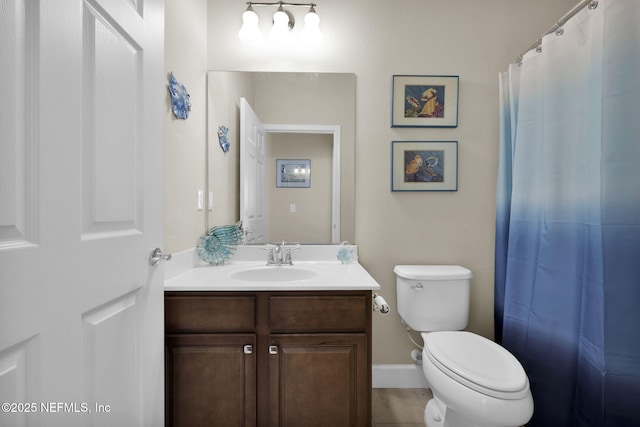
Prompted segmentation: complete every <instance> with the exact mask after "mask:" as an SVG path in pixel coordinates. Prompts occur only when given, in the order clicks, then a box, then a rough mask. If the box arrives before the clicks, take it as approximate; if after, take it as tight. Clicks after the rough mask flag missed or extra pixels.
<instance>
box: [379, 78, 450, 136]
mask: <svg viewBox="0 0 640 427" xmlns="http://www.w3.org/2000/svg"><path fill="white" fill-rule="evenodd" d="M459 80H460V79H459V77H458V76H411V75H394V76H393V88H392V89H393V90H392V101H391V127H457V126H458V88H459Z"/></svg>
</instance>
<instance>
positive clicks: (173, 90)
mask: <svg viewBox="0 0 640 427" xmlns="http://www.w3.org/2000/svg"><path fill="white" fill-rule="evenodd" d="M167 88H168V89H169V94H170V95H171V110H172V111H173V115H174V116H176V118H177V119H186V118H187V117H189V111H191V96H190V95H189V93H188V92H187V88H185V87H184V85H183V84H182V83H180V82H178V80H176V78H175V77H174V76H173V73H169V85H168V86H167Z"/></svg>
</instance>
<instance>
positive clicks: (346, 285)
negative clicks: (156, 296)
mask: <svg viewBox="0 0 640 427" xmlns="http://www.w3.org/2000/svg"><path fill="white" fill-rule="evenodd" d="M337 250H338V246H336V245H313V246H302V247H301V249H300V250H296V251H295V252H293V263H294V265H293V266H269V267H267V266H266V252H264V251H261V250H259V247H256V246H248V247H240V248H238V252H237V253H236V255H234V256H233V257H232V258H231V259H230V260H229V261H227V263H225V264H224V265H220V266H211V265H208V264H205V263H202V262H199V261H198V260H197V256H195V257H194V254H193V251H192V250H190V251H185V253H181V254H175V255H176V256H175V258H176V259H175V261H176V263H175V264H173V265H172V266H171V268H167V270H166V274H165V282H164V289H165V291H301V290H308V291H319V290H327V291H329V290H331V291H333V290H345V291H346V290H376V289H380V285H379V284H378V282H376V281H375V279H374V278H373V277H371V275H370V274H369V273H368V272H367V271H366V270H365V269H364V267H362V265H360V264H359V263H357V262H355V263H351V264H342V263H340V262H339V261H338V260H337V258H336V254H337ZM171 262H173V260H172V261H170V263H171ZM189 264H190V265H189ZM255 268H269V269H304V270H308V271H313V272H314V273H315V276H314V277H311V278H308V279H303V280H291V281H284V282H278V281H265V282H262V281H260V282H256V281H245V280H238V279H237V278H234V277H233V275H234V274H235V273H237V272H239V271H245V270H249V269H255ZM285 273H286V272H285Z"/></svg>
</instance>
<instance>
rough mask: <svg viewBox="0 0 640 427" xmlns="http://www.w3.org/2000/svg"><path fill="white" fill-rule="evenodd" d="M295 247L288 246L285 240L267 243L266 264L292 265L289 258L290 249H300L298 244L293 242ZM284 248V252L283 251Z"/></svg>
mask: <svg viewBox="0 0 640 427" xmlns="http://www.w3.org/2000/svg"><path fill="white" fill-rule="evenodd" d="M295 245H296V246H295V247H293V248H292V247H291V246H288V243H287V242H286V241H284V240H283V241H282V242H278V243H271V244H270V245H267V249H268V250H269V253H268V255H267V265H293V260H292V258H291V250H292V249H300V244H298V243H295ZM285 249H286V254H283V251H284V250H285Z"/></svg>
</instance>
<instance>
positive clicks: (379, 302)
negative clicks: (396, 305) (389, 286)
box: [372, 293, 390, 314]
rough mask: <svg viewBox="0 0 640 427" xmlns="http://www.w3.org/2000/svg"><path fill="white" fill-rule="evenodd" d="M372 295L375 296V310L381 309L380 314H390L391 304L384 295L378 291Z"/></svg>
mask: <svg viewBox="0 0 640 427" xmlns="http://www.w3.org/2000/svg"><path fill="white" fill-rule="evenodd" d="M372 296H373V311H379V312H380V314H389V311H390V309H389V304H387V301H386V300H385V299H384V297H382V295H378V294H376V293H374V294H373V295H372Z"/></svg>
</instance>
